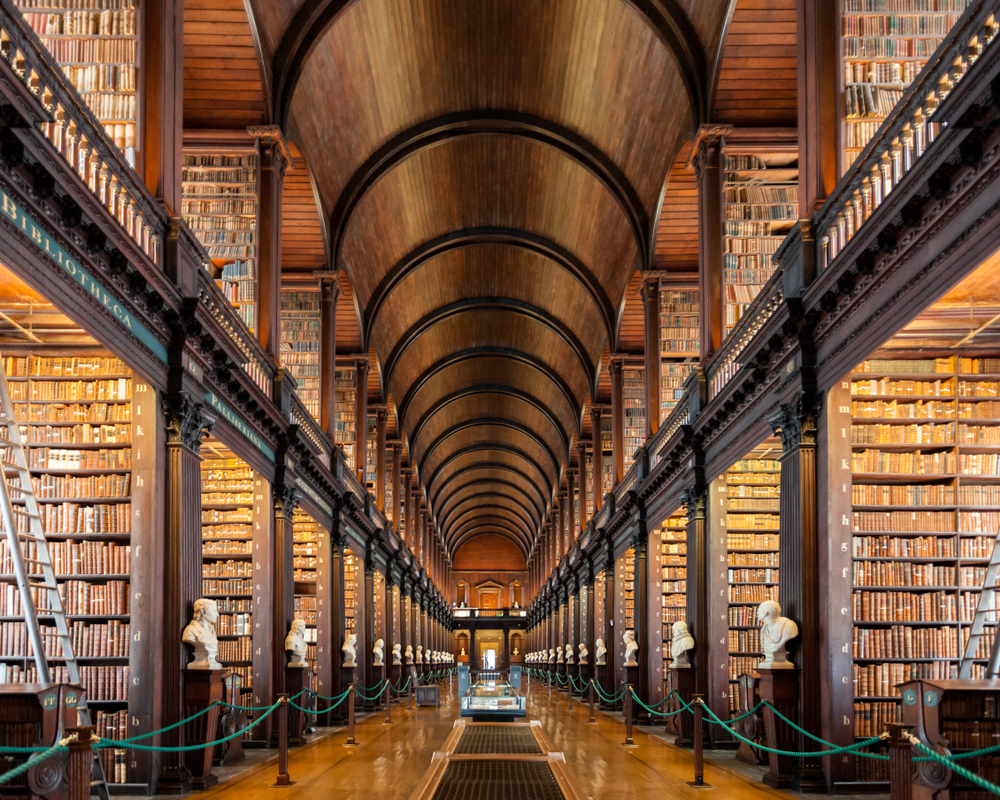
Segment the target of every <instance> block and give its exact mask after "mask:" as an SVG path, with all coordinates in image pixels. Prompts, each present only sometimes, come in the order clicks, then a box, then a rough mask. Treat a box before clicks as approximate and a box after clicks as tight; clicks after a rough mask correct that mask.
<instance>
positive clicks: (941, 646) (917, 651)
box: [852, 625, 959, 659]
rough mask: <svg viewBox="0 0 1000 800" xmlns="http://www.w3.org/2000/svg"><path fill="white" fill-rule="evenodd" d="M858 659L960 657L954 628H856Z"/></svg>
mask: <svg viewBox="0 0 1000 800" xmlns="http://www.w3.org/2000/svg"><path fill="white" fill-rule="evenodd" d="M853 635H854V638H853V644H852V647H853V651H852V652H853V654H854V658H861V659H866V658H867V659H870V658H958V656H959V651H958V639H957V638H956V635H955V629H954V628H911V627H909V626H907V625H893V626H892V627H891V628H859V627H855V628H854V634H853Z"/></svg>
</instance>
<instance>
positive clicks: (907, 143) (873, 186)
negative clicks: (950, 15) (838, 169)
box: [814, 2, 1000, 269]
mask: <svg viewBox="0 0 1000 800" xmlns="http://www.w3.org/2000/svg"><path fill="white" fill-rule="evenodd" d="M998 12H1000V3H996V2H991V3H984V4H981V5H980V4H975V3H974V4H973V5H972V6H970V8H969V9H968V10H967V11H966V12H965V14H964V15H963V17H962V19H961V20H959V22H958V23H957V24H956V25H955V27H954V28H952V30H951V32H950V33H949V34H948V36H947V37H946V38H945V40H944V41H943V42H942V43H941V45H940V46H939V47H938V49H937V50H936V51H935V53H934V55H933V56H932V57H931V59H930V61H928V62H927V64H926V66H925V67H924V68H923V70H921V72H920V75H918V76H917V80H916V81H915V82H914V83H913V84H912V85H911V86H910V88H909V89H908V90H907V92H906V93H905V95H904V98H903V99H902V100H901V101H900V102H899V103H897V104H896V106H895V108H893V110H892V112H891V113H890V114H889V116H888V118H887V119H886V120H885V122H883V123H882V126H881V127H880V128H879V129H878V131H877V132H876V134H875V136H874V137H872V139H871V141H869V143H868V145H867V147H865V149H864V150H863V151H862V152H861V155H860V156H858V158H857V159H856V160H855V162H854V164H853V165H852V166H851V167H850V169H849V170H848V171H847V173H846V174H845V175H844V177H843V178H841V180H840V182H839V183H838V184H837V187H836V189H834V192H833V194H832V195H831V196H830V197H829V199H828V200H827V201H826V202H825V203H824V204H823V207H822V208H821V209H820V210H819V212H818V214H817V216H816V217H815V218H814V227H815V230H816V232H817V237H818V241H817V244H816V246H817V248H818V250H817V254H816V255H817V262H816V263H817V264H818V265H819V268H820V269H822V268H825V267H827V266H829V265H830V264H832V263H833V262H834V261H835V260H836V258H837V256H838V255H839V254H840V253H842V252H843V251H844V247H845V246H846V245H847V243H848V242H849V241H851V239H853V238H854V236H856V235H857V234H858V232H859V231H860V230H862V229H863V228H864V226H865V223H866V222H867V221H868V220H869V219H870V218H871V216H872V214H874V213H875V211H876V210H877V209H878V207H879V206H880V205H882V203H884V202H885V201H886V200H887V199H888V197H889V195H890V193H891V192H892V191H893V189H895V188H896V187H897V186H898V185H899V184H900V183H901V182H902V181H903V180H904V179H905V177H906V175H907V173H909V172H910V170H912V169H913V167H914V166H915V165H916V163H917V162H918V161H919V160H920V158H921V157H922V156H923V155H924V153H925V152H926V151H927V148H928V147H929V146H930V145H931V143H932V142H933V141H934V140H935V139H936V138H937V136H938V134H939V133H940V130H941V126H942V125H944V124H947V122H941V121H939V120H938V119H936V118H935V112H936V111H937V109H938V108H939V107H940V106H941V103H942V102H943V101H944V99H945V98H946V97H947V96H948V95H949V94H950V93H951V92H952V91H953V90H954V89H955V87H956V86H958V84H959V83H961V81H962V79H963V78H964V77H965V75H966V74H967V73H968V72H969V69H970V68H971V67H972V65H973V64H974V63H975V62H976V60H977V59H978V58H979V57H980V56H981V55H982V54H983V52H984V50H985V49H986V48H987V47H989V46H995V45H993V42H994V40H995V39H996V36H997V33H998V29H1000V26H998V25H997V22H996V20H995V15H996V14H997V13H998Z"/></svg>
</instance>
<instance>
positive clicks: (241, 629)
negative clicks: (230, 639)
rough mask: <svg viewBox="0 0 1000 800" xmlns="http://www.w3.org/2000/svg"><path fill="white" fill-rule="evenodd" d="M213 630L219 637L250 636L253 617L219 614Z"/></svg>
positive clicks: (249, 615) (250, 615)
mask: <svg viewBox="0 0 1000 800" xmlns="http://www.w3.org/2000/svg"><path fill="white" fill-rule="evenodd" d="M240 602H245V601H240ZM215 629H216V632H217V633H218V634H219V635H220V636H250V635H251V634H252V633H253V615H252V614H220V615H219V621H218V623H217V624H216V626H215Z"/></svg>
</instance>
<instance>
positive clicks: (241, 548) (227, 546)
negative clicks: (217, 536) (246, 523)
mask: <svg viewBox="0 0 1000 800" xmlns="http://www.w3.org/2000/svg"><path fill="white" fill-rule="evenodd" d="M202 530H203V531H204V529H202ZM241 538H242V537H241ZM201 554H202V555H204V556H211V555H234V556H248V555H250V554H251V549H250V541H249V538H247V541H246V542H245V543H244V542H239V541H234V540H232V539H226V540H224V541H221V542H216V541H211V540H210V541H203V542H202V545H201Z"/></svg>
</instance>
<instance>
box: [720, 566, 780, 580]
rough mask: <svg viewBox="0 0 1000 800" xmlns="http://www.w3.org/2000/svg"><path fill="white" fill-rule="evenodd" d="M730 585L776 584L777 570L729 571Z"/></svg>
mask: <svg viewBox="0 0 1000 800" xmlns="http://www.w3.org/2000/svg"><path fill="white" fill-rule="evenodd" d="M728 579H729V582H730V583H777V581H778V570H777V569H730V570H728Z"/></svg>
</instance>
